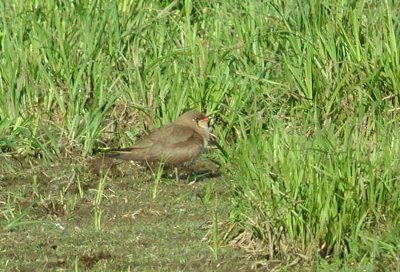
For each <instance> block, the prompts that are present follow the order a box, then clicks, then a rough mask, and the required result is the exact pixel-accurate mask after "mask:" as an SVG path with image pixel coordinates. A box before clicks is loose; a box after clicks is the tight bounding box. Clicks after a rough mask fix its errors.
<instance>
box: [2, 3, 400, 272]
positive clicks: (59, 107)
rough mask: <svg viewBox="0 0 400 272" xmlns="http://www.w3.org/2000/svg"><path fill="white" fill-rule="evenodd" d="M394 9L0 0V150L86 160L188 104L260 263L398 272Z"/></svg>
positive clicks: (399, 83) (399, 74)
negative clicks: (208, 127) (291, 261)
mask: <svg viewBox="0 0 400 272" xmlns="http://www.w3.org/2000/svg"><path fill="white" fill-rule="evenodd" d="M399 3H400V2H398V1H395V0H393V1H390V0H385V1H367V0H364V1H362V0H360V1H333V0H326V1H318V0H308V1H294V0H289V1H278V0H271V1H261V0H259V1H258V0H255V1H254V0H245V1H229V0H227V1H189V0H187V1H139V0H138V1H133V0H126V1H50V0H49V1H22V0H17V1H2V2H1V3H0V150H1V152H2V154H1V155H0V156H2V157H4V158H6V157H10V156H18V157H23V158H24V159H26V160H40V161H41V162H42V163H49V162H54V161H59V160H61V159H68V158H71V157H73V156H75V157H76V156H81V157H89V156H91V155H92V153H93V150H95V149H98V148H104V147H115V146H128V145H129V144H131V143H132V142H133V141H134V138H135V136H136V135H137V133H138V132H140V131H143V130H147V129H149V128H152V127H158V126H160V125H161V124H164V123H167V122H169V121H171V120H173V119H174V118H175V117H177V116H178V115H180V114H181V113H182V112H183V111H184V110H185V109H188V108H195V109H198V110H201V111H204V112H206V113H207V114H211V115H213V116H214V117H215V122H214V124H213V126H214V133H215V134H216V135H217V136H218V137H219V140H218V145H219V147H218V149H217V150H215V152H213V154H212V156H213V158H214V159H215V160H217V161H219V162H220V163H221V165H222V171H223V173H224V177H226V179H229V180H232V182H231V195H230V198H231V204H232V205H231V212H230V221H229V222H230V224H231V225H232V226H233V227H234V228H236V229H239V230H240V232H241V233H249V235H250V237H251V240H253V241H257V243H259V244H261V245H263V247H262V248H263V254H264V255H265V256H266V257H267V258H270V259H275V258H277V259H287V258H289V257H288V256H302V259H306V260H314V259H315V258H319V257H322V258H325V259H328V260H329V259H330V258H339V259H341V260H348V262H349V263H350V262H355V263H357V262H360V263H369V264H374V266H375V265H376V266H378V267H385V266H386V265H389V266H392V268H397V269H399V266H398V262H399V257H400V255H399V252H400V247H399V245H400V237H399V234H400V233H399V232H400V231H399V228H398V226H399V223H400V222H399V221H400V216H399V214H400V213H399V211H400V210H399V208H400V187H399V186H398V183H399V178H400V167H399V154H400V139H399V138H400V133H399V114H398V112H399V110H400V105H399V102H400V101H399V99H400V51H399V46H400V39H399V33H400V26H399V23H400V4H399ZM3 169H5V168H3ZM2 201H5V200H4V199H2ZM1 212H2V213H3V216H2V215H1V214H0V219H1V218H3V219H4V218H6V216H5V215H4V214H5V213H6V212H7V211H6V210H5V209H3V210H1ZM349 260H350V261H349Z"/></svg>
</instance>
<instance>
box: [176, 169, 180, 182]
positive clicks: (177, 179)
mask: <svg viewBox="0 0 400 272" xmlns="http://www.w3.org/2000/svg"><path fill="white" fill-rule="evenodd" d="M175 179H176V182H179V181H180V180H179V171H178V167H175Z"/></svg>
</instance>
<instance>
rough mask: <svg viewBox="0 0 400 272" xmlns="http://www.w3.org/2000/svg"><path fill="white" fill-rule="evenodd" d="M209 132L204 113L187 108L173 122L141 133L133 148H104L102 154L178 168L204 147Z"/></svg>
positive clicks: (192, 158)
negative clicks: (149, 131)
mask: <svg viewBox="0 0 400 272" xmlns="http://www.w3.org/2000/svg"><path fill="white" fill-rule="evenodd" d="M209 135H210V129H209V127H208V118H207V116H205V115H204V114H202V113H199V112H197V111H188V112H186V113H184V114H183V115H181V116H180V117H179V118H178V119H176V120H175V121H174V122H173V123H171V124H169V125H165V126H162V127H161V128H159V129H157V130H155V131H153V132H151V133H150V134H148V135H146V136H144V137H143V138H141V139H140V140H138V141H137V142H136V143H135V145H133V147H130V148H122V149H111V150H107V151H106V153H105V154H104V155H105V156H107V157H111V158H117V159H123V160H133V161H141V162H147V163H153V162H164V163H165V164H166V165H167V166H174V167H177V166H180V165H183V164H187V163H191V162H193V161H194V160H195V159H196V158H197V157H198V156H199V155H200V154H201V152H202V151H203V149H204V148H205V147H206V146H207V144H208V140H209Z"/></svg>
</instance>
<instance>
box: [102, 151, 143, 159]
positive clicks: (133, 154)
mask: <svg viewBox="0 0 400 272" xmlns="http://www.w3.org/2000/svg"><path fill="white" fill-rule="evenodd" d="M141 153H142V152H140V150H137V149H136V148H118V149H107V150H104V151H103V156H104V157H108V158H114V159H121V160H132V161H143V160H144V156H143V154H141Z"/></svg>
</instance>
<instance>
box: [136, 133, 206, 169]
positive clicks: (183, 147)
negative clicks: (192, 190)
mask: <svg viewBox="0 0 400 272" xmlns="http://www.w3.org/2000/svg"><path fill="white" fill-rule="evenodd" d="M190 135H191V136H190V137H188V138H184V137H182V138H181V139H185V140H182V141H176V138H175V140H173V139H169V140H165V141H163V142H158V143H157V144H154V145H153V146H152V147H151V148H145V149H139V150H143V151H145V153H146V158H147V160H148V161H164V162H166V163H167V164H181V163H184V162H188V161H193V160H195V159H196V158H197V156H198V155H200V153H201V152H202V150H203V147H204V143H203V138H202V137H201V136H200V135H199V134H198V133H196V132H193V133H191V134H190Z"/></svg>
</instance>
